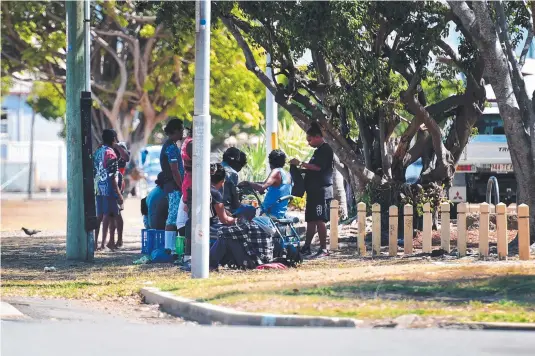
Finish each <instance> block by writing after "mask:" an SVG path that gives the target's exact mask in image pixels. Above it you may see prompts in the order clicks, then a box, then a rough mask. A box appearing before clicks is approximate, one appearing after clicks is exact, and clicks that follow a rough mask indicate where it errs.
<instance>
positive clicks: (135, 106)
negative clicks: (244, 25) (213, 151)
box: [2, 1, 264, 153]
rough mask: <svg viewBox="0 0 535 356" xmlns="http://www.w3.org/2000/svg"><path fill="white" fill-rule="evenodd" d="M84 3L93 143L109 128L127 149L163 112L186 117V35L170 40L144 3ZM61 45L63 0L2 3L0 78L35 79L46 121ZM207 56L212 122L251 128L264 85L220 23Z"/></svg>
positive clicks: (56, 88)
mask: <svg viewBox="0 0 535 356" xmlns="http://www.w3.org/2000/svg"><path fill="white" fill-rule="evenodd" d="M91 9H92V22H91V35H92V44H91V77H92V78H91V79H92V81H91V86H92V94H93V99H94V107H93V116H92V117H93V137H94V139H96V142H94V145H95V144H96V143H98V141H99V140H100V132H101V131H102V129H104V128H107V127H112V128H114V129H115V130H116V131H117V132H118V134H119V138H120V140H124V141H127V142H129V143H130V145H131V150H132V151H133V152H134V153H135V152H137V150H138V149H139V148H141V147H143V146H144V145H145V144H146V143H147V140H148V139H149V137H150V135H151V133H152V132H153V130H154V129H155V128H156V127H157V126H158V125H159V123H161V122H162V121H163V120H165V119H166V118H167V117H168V116H171V115H174V116H178V117H180V118H183V119H191V113H192V111H193V74H194V50H195V48H194V34H193V33H189V34H188V35H187V36H182V37H181V41H180V43H176V42H175V41H173V40H172V37H171V33H170V32H169V31H168V30H167V29H166V28H165V27H164V26H163V25H161V24H160V25H156V24H155V16H153V14H152V13H151V11H150V9H148V10H143V9H136V8H135V7H134V5H133V2H131V1H121V2H119V1H109V2H108V1H96V2H92V8H91ZM65 44H66V38H65V6H64V2H63V1H52V2H50V1H41V2H3V3H2V84H3V86H4V81H6V82H7V81H8V78H10V77H12V78H15V79H18V80H27V81H36V82H37V85H36V86H35V87H34V94H35V95H37V96H38V97H39V98H40V100H39V103H41V104H42V105H38V108H39V109H41V110H40V113H41V114H43V115H44V116H45V117H47V118H50V119H56V118H58V117H63V115H64V105H65V104H64V95H63V94H64V87H65V80H66V77H65V76H66V71H65V53H66V52H65ZM211 61H212V72H211V73H212V77H211V80H212V85H213V89H212V92H211V94H212V95H211V101H212V105H211V108H212V112H211V114H212V115H213V118H214V121H216V123H220V122H222V121H226V120H228V121H231V122H242V123H245V124H246V125H248V126H250V127H256V128H257V127H258V126H259V124H260V121H261V119H262V113H261V111H260V108H259V105H258V102H259V101H260V100H261V98H262V97H263V95H264V89H263V87H262V85H261V83H259V82H258V81H257V80H256V78H255V76H254V75H253V74H251V73H249V72H248V71H247V69H246V68H245V65H244V62H245V60H244V56H243V54H242V53H241V50H240V48H239V47H238V46H237V44H236V43H235V42H234V41H233V40H231V38H230V35H229V33H228V31H227V30H225V29H224V28H221V29H220V30H219V31H216V32H214V33H213V37H212V53H211ZM229 65H231V66H232V69H231V70H228V66H229ZM222 69H224V70H222ZM4 78H6V79H4ZM61 98H63V99H61ZM216 126H217V125H216ZM219 126H221V127H224V125H221V124H220V125H219Z"/></svg>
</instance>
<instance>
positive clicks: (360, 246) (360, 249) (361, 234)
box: [357, 202, 366, 256]
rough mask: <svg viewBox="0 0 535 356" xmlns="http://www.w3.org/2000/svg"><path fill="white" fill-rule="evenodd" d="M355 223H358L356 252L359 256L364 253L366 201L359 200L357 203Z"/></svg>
mask: <svg viewBox="0 0 535 356" xmlns="http://www.w3.org/2000/svg"><path fill="white" fill-rule="evenodd" d="M357 212H358V214H357V219H358V222H357V225H358V230H359V231H358V235H357V253H358V254H359V255H360V256H365V255H366V241H365V239H366V203H363V202H360V203H358V204H357Z"/></svg>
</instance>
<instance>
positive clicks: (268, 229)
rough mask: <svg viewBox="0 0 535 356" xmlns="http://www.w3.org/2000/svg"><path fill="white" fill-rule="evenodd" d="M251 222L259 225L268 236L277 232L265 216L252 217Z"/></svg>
mask: <svg viewBox="0 0 535 356" xmlns="http://www.w3.org/2000/svg"><path fill="white" fill-rule="evenodd" d="M253 222H254V223H256V224H257V225H258V226H260V228H261V229H262V230H264V232H265V233H266V234H268V235H269V236H274V235H275V234H276V233H277V229H276V228H275V225H273V223H272V222H271V220H270V219H269V218H268V217H267V216H257V217H255V218H253Z"/></svg>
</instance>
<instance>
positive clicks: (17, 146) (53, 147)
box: [0, 83, 67, 192]
mask: <svg viewBox="0 0 535 356" xmlns="http://www.w3.org/2000/svg"><path fill="white" fill-rule="evenodd" d="M30 88H31V84H25V83H17V84H16V85H14V87H13V88H12V90H11V92H10V93H9V94H8V95H5V96H2V116H1V120H0V170H1V174H0V181H1V188H2V189H1V190H2V192H25V191H27V190H28V179H29V162H30V137H31V123H32V116H34V113H33V111H32V108H31V107H30V106H29V105H28V104H27V103H26V101H27V99H28V95H29V92H30ZM62 127H63V124H62V123H61V122H53V121H48V120H46V119H45V118H43V117H42V116H40V115H38V114H35V125H34V154H33V162H34V164H33V184H32V187H33V191H43V190H52V191H57V190H61V191H63V190H65V189H66V182H67V169H66V165H67V151H66V147H65V141H64V140H63V139H62V138H61V137H59V133H60V132H61V130H62Z"/></svg>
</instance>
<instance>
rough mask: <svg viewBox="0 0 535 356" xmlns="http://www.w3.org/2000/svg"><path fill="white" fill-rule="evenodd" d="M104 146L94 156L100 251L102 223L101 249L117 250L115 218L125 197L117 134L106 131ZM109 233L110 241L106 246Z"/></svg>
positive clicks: (96, 246)
mask: <svg viewBox="0 0 535 356" xmlns="http://www.w3.org/2000/svg"><path fill="white" fill-rule="evenodd" d="M102 142H103V144H102V146H100V147H99V148H98V149H97V150H96V151H95V153H94V155H93V174H94V177H95V200H96V201H95V203H96V212H97V217H98V226H97V228H96V230H95V250H96V249H98V235H99V230H100V223H102V229H103V231H102V243H101V245H100V249H104V247H108V248H109V249H115V236H114V234H115V218H116V217H117V216H118V215H119V205H120V204H122V203H123V196H122V194H121V190H120V189H119V185H118V182H117V174H118V167H117V161H118V157H117V154H116V153H115V151H114V147H115V146H116V144H117V142H118V141H117V133H116V132H115V131H114V130H111V129H106V130H104V131H103V132H102ZM108 231H109V232H110V241H109V243H108V244H106V238H107V234H108Z"/></svg>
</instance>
